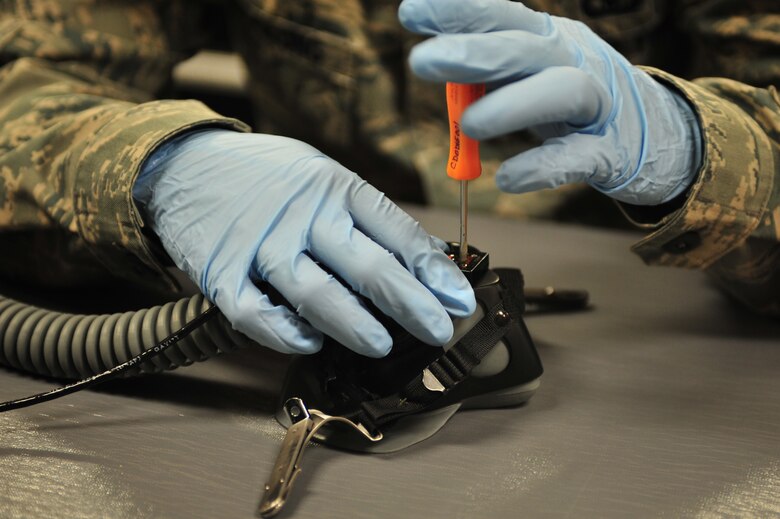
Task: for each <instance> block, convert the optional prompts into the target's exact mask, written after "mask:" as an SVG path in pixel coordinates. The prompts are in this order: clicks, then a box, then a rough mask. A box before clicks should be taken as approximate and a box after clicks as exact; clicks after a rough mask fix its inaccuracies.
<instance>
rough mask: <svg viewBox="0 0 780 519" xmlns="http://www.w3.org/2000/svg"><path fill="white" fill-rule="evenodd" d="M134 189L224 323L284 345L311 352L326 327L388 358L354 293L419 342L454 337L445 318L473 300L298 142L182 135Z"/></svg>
mask: <svg viewBox="0 0 780 519" xmlns="http://www.w3.org/2000/svg"><path fill="white" fill-rule="evenodd" d="M133 196H134V198H135V200H136V202H137V203H138V205H139V208H140V209H141V211H142V213H144V216H145V220H146V221H147V223H149V224H150V225H151V227H152V229H153V230H154V231H155V232H156V233H157V235H158V236H159V237H160V240H161V241H162V243H163V246H164V247H165V249H166V251H167V252H168V253H169V254H170V256H171V257H172V258H173V260H174V262H175V263H176V265H177V266H178V267H179V268H181V269H182V270H184V271H185V272H186V273H187V274H189V276H190V277H191V278H192V279H193V280H194V281H195V283H197V284H198V286H199V287H200V289H201V290H202V291H203V293H204V294H205V295H206V296H207V297H208V299H209V300H211V301H213V302H214V303H216V305H217V306H218V307H219V308H220V310H222V312H223V313H224V314H225V316H226V317H227V318H228V319H229V320H230V322H231V323H232V324H233V326H234V328H236V329H237V330H239V331H241V332H243V333H244V334H245V335H247V336H249V337H251V338H252V339H254V340H256V341H257V342H259V343H261V344H263V345H266V346H268V347H270V348H273V349H275V350H278V351H281V352H286V353H292V352H300V353H312V352H315V351H317V350H319V349H320V347H321V345H322V340H323V336H322V332H324V333H325V334H327V335H330V336H331V337H333V338H334V339H336V340H338V341H339V342H341V343H342V344H344V345H345V346H347V347H349V348H350V349H352V350H354V351H356V352H358V353H361V354H364V355H368V356H372V357H378V356H383V355H385V354H387V353H388V352H389V351H390V348H391V346H392V340H391V338H390V335H389V334H388V332H387V330H385V328H384V327H383V326H382V325H381V324H380V323H379V322H378V321H377V320H376V319H375V318H374V317H373V316H372V315H371V314H370V313H369V312H368V311H367V310H366V308H365V306H364V304H363V303H362V302H361V301H360V299H359V298H358V297H357V296H356V295H355V293H354V292H357V293H359V294H362V295H364V296H366V297H367V298H369V299H370V300H371V301H372V302H373V303H374V304H375V305H376V306H377V307H379V308H380V309H381V310H382V311H383V312H384V313H386V314H387V315H389V316H390V317H392V318H393V319H395V320H396V321H397V322H398V323H400V324H401V325H402V326H404V327H405V328H406V329H407V330H409V331H410V332H411V333H412V334H413V335H415V336H416V337H417V338H419V339H420V340H422V341H424V342H426V343H430V344H444V343H446V342H447V341H448V340H449V339H450V337H451V336H452V333H453V327H452V321H451V319H450V317H449V315H448V313H449V314H451V315H453V316H457V317H464V316H467V315H470V314H471V313H472V312H473V311H474V309H475V308H476V301H475V299H474V293H473V291H472V289H471V286H470V285H469V283H468V281H466V279H465V278H464V277H463V274H461V272H460V270H459V269H458V268H457V267H456V266H455V264H454V263H453V262H452V261H451V260H450V259H449V258H448V257H447V256H446V255H445V254H444V253H443V252H442V251H441V249H440V248H439V247H438V246H437V244H436V243H435V242H434V240H433V239H432V238H431V237H430V235H428V234H427V233H426V232H425V231H424V230H423V229H422V227H421V226H420V225H419V223H417V222H416V221H414V220H413V219H412V218H411V217H410V216H409V215H407V214H406V213H405V212H403V211H402V210H401V209H399V208H398V207H397V206H396V205H395V204H393V203H392V202H390V201H389V200H388V199H387V198H385V196H384V195H383V194H382V193H380V192H379V191H377V190H376V189H374V188H373V187H372V186H370V185H368V184H367V183H366V182H365V181H364V180H362V179H360V178H359V177H358V176H357V175H355V174H354V173H352V172H351V171H349V170H347V169H345V168H344V167H343V166H341V165H340V164H338V163H336V162H335V161H333V160H331V159H330V158H328V157H326V156H325V155H323V154H322V153H321V152H319V151H317V150H316V149H314V148H312V147H311V146H309V145H307V144H304V143H303V142H300V141H296V140H293V139H288V138H285V137H278V136H273V135H258V134H242V133H236V132H232V131H227V130H207V131H201V132H197V133H193V134H188V135H186V136H184V137H183V138H180V139H177V140H174V141H173V142H171V143H169V144H167V145H165V146H163V147H161V148H160V149H159V150H157V151H156V152H155V153H154V154H153V156H152V157H151V158H150V159H148V160H147V162H146V163H145V165H144V168H143V171H142V173H141V175H140V176H139V179H138V180H137V181H136V184H135V186H134V188H133ZM315 260H317V261H319V262H321V264H322V265H324V266H327V267H328V268H329V269H331V271H333V272H335V273H336V274H337V275H338V276H340V277H341V278H342V279H343V280H344V281H345V282H346V283H347V284H348V285H349V287H350V288H351V289H352V290H354V292H352V291H351V290H350V289H348V288H347V287H345V286H344V285H342V284H341V283H340V282H339V281H338V280H336V279H335V278H334V277H333V276H331V275H329V274H327V273H326V272H325V271H324V270H323V269H322V268H320V266H319V265H318V264H317V263H315ZM253 280H266V281H268V282H269V283H270V284H271V285H273V286H274V287H275V288H276V289H277V290H278V291H279V292H280V293H281V294H282V295H284V297H285V298H286V299H287V300H288V301H289V302H290V303H291V304H292V305H293V306H294V307H295V309H296V310H297V313H295V312H292V311H290V310H289V309H288V308H286V307H282V306H274V305H273V304H272V303H271V302H270V301H269V299H268V297H267V296H266V295H265V294H263V293H261V292H260V291H259V290H258V289H257V287H256V286H255V284H253Z"/></svg>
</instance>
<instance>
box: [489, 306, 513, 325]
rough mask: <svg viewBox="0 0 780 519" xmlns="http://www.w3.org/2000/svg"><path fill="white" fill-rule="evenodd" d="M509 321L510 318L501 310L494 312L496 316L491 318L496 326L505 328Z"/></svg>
mask: <svg viewBox="0 0 780 519" xmlns="http://www.w3.org/2000/svg"><path fill="white" fill-rule="evenodd" d="M511 320H512V317H511V316H510V315H509V314H508V313H507V312H505V311H503V310H499V311H498V312H496V315H494V316H493V322H494V323H496V325H498V326H506V325H507V324H509V321H511Z"/></svg>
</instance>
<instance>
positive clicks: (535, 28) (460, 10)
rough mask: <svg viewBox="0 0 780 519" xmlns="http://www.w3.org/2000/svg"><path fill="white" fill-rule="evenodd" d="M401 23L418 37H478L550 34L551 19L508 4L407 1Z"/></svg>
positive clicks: (501, 1)
mask: <svg viewBox="0 0 780 519" xmlns="http://www.w3.org/2000/svg"><path fill="white" fill-rule="evenodd" d="M398 19H399V20H400V21H401V24H402V25H403V26H404V27H406V28H407V29H408V30H410V31H412V32H416V33H419V34H429V35H430V34H441V33H469V32H470V33H478V32H492V31H505V30H509V29H521V30H524V31H529V32H533V33H535V34H547V33H548V32H549V31H550V20H549V16H548V15H547V14H545V13H540V12H537V11H534V10H532V9H529V8H527V7H526V6H524V5H523V4H521V3H519V2H508V1H507V0H470V1H468V2H464V1H463V0H404V1H403V2H401V6H400V7H399V8H398Z"/></svg>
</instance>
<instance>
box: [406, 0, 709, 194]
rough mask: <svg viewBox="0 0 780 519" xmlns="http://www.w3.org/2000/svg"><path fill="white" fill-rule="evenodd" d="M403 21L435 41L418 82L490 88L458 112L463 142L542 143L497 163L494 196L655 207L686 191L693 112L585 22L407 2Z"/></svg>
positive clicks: (508, 5) (450, 1)
mask: <svg viewBox="0 0 780 519" xmlns="http://www.w3.org/2000/svg"><path fill="white" fill-rule="evenodd" d="M399 17H400V19H401V23H402V24H403V25H404V26H405V27H406V28H407V29H409V30H411V31H414V32H417V33H420V34H428V35H435V37H434V38H431V39H429V40H427V41H425V42H423V43H420V44H418V45H417V46H416V47H415V48H414V49H413V51H412V53H411V56H410V58H409V61H410V64H411V68H412V70H413V71H414V72H415V73H416V74H417V75H419V76H420V77H422V78H424V79H428V80H432V81H452V82H458V83H483V82H484V83H487V85H488V89H489V90H490V89H492V92H491V93H489V94H488V95H486V96H485V97H484V98H482V99H481V100H479V101H478V102H476V103H474V104H473V105H472V106H471V107H469V109H468V110H467V111H466V112H464V114H463V117H462V120H461V122H462V128H463V131H464V132H466V134H467V135H469V136H471V137H474V138H477V139H488V138H491V137H495V136H498V135H502V134H506V133H510V132H513V131H517V130H522V129H531V130H532V131H534V132H535V133H537V134H538V135H540V136H541V137H542V138H544V139H546V140H545V141H544V143H543V145H542V146H539V147H537V148H534V149H531V150H528V151H526V152H524V153H521V154H519V155H517V156H515V157H512V158H510V159H509V160H507V161H506V162H504V163H503V164H502V165H501V167H500V168H499V170H498V172H497V173H496V183H497V184H498V186H499V188H501V189H502V190H505V191H510V192H515V193H522V192H527V191H534V190H537V189H542V188H551V187H557V186H560V185H562V184H567V183H572V182H587V183H589V184H591V185H592V186H593V187H595V188H596V189H598V190H599V191H601V192H603V193H606V194H608V195H609V196H611V197H613V198H616V199H618V200H621V201H624V202H628V203H631V204H637V205H655V204H660V203H662V202H665V201H668V200H671V199H672V198H674V197H675V196H677V195H678V194H680V193H682V192H683V191H684V190H685V189H686V188H687V187H688V186H689V185H690V184H691V182H692V181H693V179H694V177H695V175H696V173H697V171H698V168H699V164H700V162H701V151H700V146H701V137H700V129H699V126H698V122H697V120H696V117H695V116H694V114H693V112H692V110H691V108H690V107H689V106H688V104H687V103H686V102H685V101H684V100H683V99H682V98H680V97H679V96H678V95H676V94H673V93H672V92H670V91H669V90H667V89H666V88H665V87H663V86H662V85H661V84H659V83H657V82H656V81H654V80H653V79H652V78H651V77H650V76H649V75H648V74H646V73H645V72H643V71H642V70H640V69H638V68H635V67H633V66H632V65H631V64H630V63H629V62H628V61H627V60H626V59H625V58H624V57H623V56H622V55H620V54H619V53H618V52H617V51H615V49H613V48H612V47H610V46H609V45H608V44H607V43H605V42H604V41H603V40H601V38H599V37H598V36H597V35H596V34H595V33H593V31H591V30H590V29H589V28H588V27H587V26H585V25H584V24H582V23H580V22H576V21H573V20H568V19H566V18H559V17H555V16H549V15H548V14H546V13H540V12H536V11H533V10H531V9H529V8H527V7H525V6H524V5H522V4H520V3H517V2H509V1H506V0H471V1H464V0H404V1H403V3H402V4H401V6H400V9H399Z"/></svg>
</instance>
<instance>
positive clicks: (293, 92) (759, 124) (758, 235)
mask: <svg viewBox="0 0 780 519" xmlns="http://www.w3.org/2000/svg"><path fill="white" fill-rule="evenodd" d="M221 4H227V3H213V2H195V1H190V2H176V1H167V2H166V1H162V0H160V1H153V0H145V1H131V0H126V1H113V0H59V1H56V0H17V1H10V0H0V67H1V68H0V150H2V156H0V226H1V227H2V229H3V231H2V232H1V233H0V247H2V248H3V250H7V249H6V247H7V246H13V247H14V250H20V251H21V253H20V254H18V255H15V257H16V260H14V258H9V257H8V256H9V255H5V254H4V255H2V256H3V258H2V259H0V269H2V271H4V272H17V273H24V272H27V271H34V270H35V269H36V267H37V265H38V264H39V263H40V262H41V261H42V260H41V258H46V259H48V258H50V257H57V258H67V259H69V261H61V262H57V263H58V264H60V263H61V264H62V265H61V266H59V267H58V270H55V271H49V272H52V273H53V276H54V278H55V279H49V280H47V281H48V282H53V281H55V280H57V281H60V282H63V281H66V280H67V281H72V282H74V283H75V282H81V281H82V280H83V279H84V278H86V277H87V276H93V277H94V276H96V275H98V271H103V272H105V271H106V268H107V269H108V271H111V272H113V273H114V274H120V275H122V276H124V277H127V278H130V279H135V280H140V279H145V280H146V281H150V280H159V279H161V274H160V273H161V272H162V270H161V268H160V266H159V260H158V259H157V258H158V254H157V252H156V247H157V246H156V245H155V242H154V240H153V239H152V238H150V237H147V236H146V235H145V234H144V231H143V228H142V227H141V224H142V222H140V220H139V218H138V216H137V212H136V210H135V207H134V205H133V202H132V198H131V195H130V191H131V190H130V186H131V185H132V182H133V179H134V178H135V175H136V174H137V171H138V169H139V166H140V164H141V163H142V162H143V160H144V158H145V157H146V156H148V154H149V153H150V152H151V151H152V150H153V149H154V148H155V147H156V146H157V145H158V144H159V143H160V142H162V141H164V140H165V139H167V138H169V137H170V136H171V135H174V134H176V133H179V132H182V131H187V130H188V129H190V128H193V127H196V126H199V125H201V126H202V125H212V126H213V125H222V126H226V127H230V128H235V129H237V130H246V128H245V127H244V126H243V125H242V124H241V123H239V122H238V121H235V120H231V119H226V118H221V117H219V116H218V115H217V114H214V113H213V112H211V111H210V110H208V109H207V108H205V107H204V106H203V105H200V104H198V103H196V102H193V101H159V102H154V101H150V100H151V99H153V98H154V96H156V95H158V94H159V93H160V89H161V88H162V87H163V86H164V85H165V84H166V82H167V81H168V78H169V74H170V69H171V66H172V65H173V64H174V63H175V62H177V61H179V60H181V59H183V57H185V56H186V55H187V54H186V53H187V51H189V50H192V49H195V48H197V47H199V46H201V45H204V44H205V43H206V41H205V40H207V38H208V36H209V31H208V30H207V29H208V28H209V23H208V22H209V20H205V22H204V20H203V18H202V16H201V13H202V9H204V8H208V9H213V8H214V5H221ZM526 4H527V5H528V6H529V7H532V8H535V9H538V10H545V11H548V12H550V13H552V14H556V15H561V16H568V17H570V18H575V19H579V20H582V21H583V22H585V23H587V24H588V25H590V26H591V27H592V28H593V29H594V30H595V31H596V32H598V33H599V34H601V35H602V36H603V37H605V39H607V40H608V41H610V43H612V44H613V45H614V46H615V47H616V48H617V49H618V50H620V51H621V52H622V53H623V54H625V55H626V56H627V57H628V58H629V59H630V60H631V61H632V62H634V63H641V64H643V65H647V66H649V67H657V68H647V71H648V72H649V73H651V74H652V75H654V77H656V78H657V79H658V80H659V81H662V82H665V83H666V84H667V85H668V86H669V87H670V88H674V89H677V91H678V92H679V93H680V94H681V95H683V96H684V97H685V98H686V99H687V100H688V101H689V102H690V103H691V104H692V106H693V107H694V109H695V111H696V113H697V114H698V115H699V117H700V120H701V123H702V129H703V134H704V138H705V154H704V164H703V168H702V172H701V174H700V176H699V179H698V181H697V183H696V184H695V186H693V188H692V190H691V194H690V196H689V198H688V200H687V202H686V203H685V205H684V206H683V207H682V208H681V209H679V210H677V211H675V212H673V213H672V214H670V215H668V216H666V217H665V218H664V219H663V220H662V221H660V222H653V223H652V224H649V225H645V226H646V227H648V230H649V231H650V234H649V235H648V236H647V237H646V238H645V239H643V240H642V241H640V242H639V243H638V244H637V245H636V246H635V247H634V250H635V251H636V252H637V253H638V254H639V255H640V256H641V257H642V258H643V259H644V260H645V261H646V262H648V263H651V264H660V265H675V266H682V267H692V268H700V269H704V270H706V271H708V272H710V273H711V274H712V275H713V276H714V277H715V278H716V279H717V280H718V281H719V282H720V283H721V284H722V285H723V286H724V287H726V288H727V289H728V290H729V291H730V292H731V293H732V294H734V295H735V296H736V297H738V298H739V299H741V300H743V301H745V302H747V303H748V304H750V305H752V306H753V307H754V308H755V309H757V310H759V311H766V312H775V313H780V303H779V302H778V300H779V299H780V245H779V244H780V186H778V184H780V182H775V178H776V177H779V176H780V173H778V171H779V170H780V157H779V156H778V153H779V151H778V150H779V143H780V100H779V99H778V95H777V92H776V91H775V89H774V87H772V86H771V85H777V84H780V81H779V79H780V5H778V3H777V2H776V0H680V1H677V2H672V1H667V0H609V1H608V0H533V1H528V2H526ZM397 7H398V1H397V0H395V1H391V0H299V1H295V2H286V1H282V0H234V2H231V3H230V5H229V7H226V9H227V10H228V11H229V22H230V24H229V26H230V31H229V32H230V35H231V37H232V39H233V44H234V46H235V47H236V49H237V50H238V51H240V52H241V53H242V55H243V56H244V57H245V59H246V61H247V64H248V66H249V69H250V72H251V89H250V94H251V97H252V100H253V104H254V106H255V109H256V112H257V113H256V120H257V121H258V127H257V128H255V130H256V131H270V132H277V133H284V134H286V135H290V136H293V137H298V138H301V139H303V140H306V141H308V142H311V143H312V144H314V145H316V146H318V147H320V148H322V149H323V150H324V151H326V152H328V153H330V154H331V155H333V156H334V157H335V158H337V159H338V160H340V161H342V162H344V163H345V164H346V165H347V166H349V167H351V168H352V169H354V170H355V171H357V172H358V173H359V174H361V175H362V176H364V177H365V178H367V179H368V180H370V181H371V182H372V183H374V184H376V185H378V186H379V188H380V189H383V190H385V191H386V192H388V194H390V195H391V196H393V197H394V198H396V199H407V200H415V199H420V192H424V195H425V198H426V199H427V200H428V201H429V202H430V203H433V204H437V205H450V206H454V205H455V204H456V203H457V186H456V185H455V183H453V182H450V181H449V180H448V179H447V177H446V175H445V174H444V172H443V166H442V165H443V164H444V163H445V160H444V159H445V157H446V152H447V149H446V146H447V144H448V138H447V134H446V132H447V128H446V125H445V121H446V111H445V107H444V103H443V100H444V94H443V86H442V85H432V84H427V83H424V82H421V81H419V80H417V79H416V78H415V77H414V76H413V75H412V74H410V73H409V72H408V70H407V68H406V67H405V56H406V55H407V54H408V51H409V49H410V48H411V47H412V45H414V44H415V43H416V42H417V41H419V37H417V36H415V35H411V34H409V33H407V32H405V31H404V30H403V29H402V28H401V27H400V25H399V23H398V21H397V17H396V11H397ZM661 70H664V71H666V72H662V71H661ZM672 74H674V75H672ZM702 75H711V76H716V77H717V76H721V77H722V78H720V79H712V78H707V79H697V80H694V81H688V80H686V79H682V78H687V79H690V78H694V77H699V76H702ZM723 78H729V79H723ZM748 84H751V85H753V86H748ZM531 145H533V142H531V141H530V140H529V139H528V138H527V137H526V136H523V135H518V136H512V137H511V138H505V139H502V140H500V141H497V142H490V143H485V145H484V146H483V155H484V158H485V160H484V168H485V174H484V175H483V176H482V178H481V179H479V180H478V181H476V182H474V185H473V187H472V193H471V197H470V198H471V201H472V206H473V207H475V208H482V209H485V210H492V211H495V212H498V213H500V214H505V215H515V216H558V215H560V214H561V211H562V210H563V209H562V208H565V206H566V205H567V204H570V203H571V202H575V201H577V200H581V199H582V197H583V196H585V197H592V200H590V199H589V202H588V203H601V204H604V200H605V198H604V197H601V196H595V195H593V194H592V192H590V191H587V192H586V194H583V190H582V189H581V188H580V187H578V186H570V187H568V188H565V189H562V190H555V191H545V192H540V193H534V194H530V195H521V196H518V195H510V194H505V193H500V192H499V191H498V190H497V189H496V188H495V185H494V183H493V175H494V172H495V170H496V168H497V166H498V164H500V162H501V161H502V160H503V159H504V158H506V157H508V156H510V155H513V154H516V153H518V152H519V151H522V150H523V149H525V148H527V147H528V146H531ZM588 207H591V208H592V207H594V206H592V205H589V206H588ZM626 211H627V212H628V213H629V214H631V216H632V217H634V218H635V219H636V220H639V221H644V220H648V219H651V218H650V217H649V215H647V214H642V213H643V212H642V210H641V209H640V210H637V209H636V208H627V209H626ZM584 216H587V215H584ZM12 262H15V263H13V264H11V263H12ZM39 272H40V271H39Z"/></svg>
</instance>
